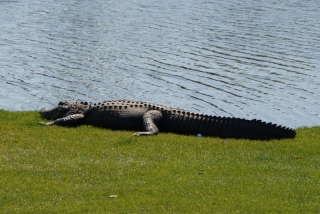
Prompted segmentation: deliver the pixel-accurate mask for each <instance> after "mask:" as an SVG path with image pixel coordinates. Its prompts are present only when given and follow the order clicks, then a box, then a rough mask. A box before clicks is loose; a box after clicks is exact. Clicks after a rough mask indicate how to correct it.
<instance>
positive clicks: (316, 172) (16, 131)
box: [0, 111, 320, 213]
mask: <svg viewBox="0 0 320 214" xmlns="http://www.w3.org/2000/svg"><path fill="white" fill-rule="evenodd" d="M39 121H41V119H40V117H39V115H38V113H36V112H7V111H0V213H237V212H238V213H319V210H320V181H319V180H320V179H319V178H320V164H319V163H320V127H315V128H304V129H298V130H297V137H296V138H295V139H293V140H292V139H290V140H280V141H278V140H274V141H268V142H259V141H249V140H230V139H219V138H197V137H193V136H182V135H176V134H159V135H158V136H151V137H132V136H131V134H132V133H131V132H124V131H111V130H105V129H98V128H93V127H90V126H81V127H77V128H65V127H56V126H53V127H44V126H41V125H39V124H37V122H39ZM111 195H116V196H117V197H115V198H110V196H111Z"/></svg>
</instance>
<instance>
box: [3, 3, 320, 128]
mask: <svg viewBox="0 0 320 214" xmlns="http://www.w3.org/2000/svg"><path fill="white" fill-rule="evenodd" d="M0 8H1V13H0V26H1V32H0V101H1V102H0V109H7V110H38V109H40V108H41V107H51V106H53V105H56V104H57V102H58V101H60V100H85V101H92V102H99V101H103V100H112V99H133V100H141V101H150V102H155V103H159V104H163V105H168V106H172V107H180V108H184V109H187V110H192V111H197V112H203V113H206V114H212V115H219V116H228V117H230V116H234V117H240V118H247V119H252V118H258V119H262V120H264V121H268V122H274V123H278V124H282V125H286V126H289V127H291V128H295V127H298V126H314V125H320V116H319V115H320V108H319V103H320V102H319V94H320V93H319V92H320V90H319V86H320V30H319V29H320V1H318V0H306V1H300V0H282V1H275V0H255V1H254V0H226V1H205V0H200V1H193V0H186V1H178V0H164V1H153V0H139V1H138V0H132V1H118V0H117V1H115V0H111V1H103V0H91V1H85V0H84V1H76V0H69V1H62V0H55V1H47V0H46V1H45V0H31V1H29V0H21V1H20V0H17V1H9V0H8V1H1V0H0Z"/></svg>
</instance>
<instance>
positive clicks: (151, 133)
mask: <svg viewBox="0 0 320 214" xmlns="http://www.w3.org/2000/svg"><path fill="white" fill-rule="evenodd" d="M156 134H158V133H157V132H156V133H153V132H136V133H134V134H132V136H147V135H156Z"/></svg>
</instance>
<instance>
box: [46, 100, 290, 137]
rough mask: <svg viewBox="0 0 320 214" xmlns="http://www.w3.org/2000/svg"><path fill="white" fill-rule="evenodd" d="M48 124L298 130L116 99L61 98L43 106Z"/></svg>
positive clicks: (227, 132)
mask: <svg viewBox="0 0 320 214" xmlns="http://www.w3.org/2000/svg"><path fill="white" fill-rule="evenodd" d="M40 114H41V116H42V117H43V118H46V119H53V120H54V121H53V122H50V123H42V124H44V125H81V124H87V125H92V126H97V127H103V128H110V129H124V130H136V131H141V132H137V133H135V134H134V135H153V134H157V133H158V132H159V131H162V132H174V133H180V134H187V135H197V134H201V135H203V136H216V137H222V138H247V139H259V140H269V139H280V138H294V137H295V135H296V133H295V131H294V130H292V129H289V128H286V127H282V126H277V125H274V124H271V123H265V122H262V121H260V120H246V119H239V118H225V117H216V116H210V115H204V114H199V113H194V112H190V111H186V110H182V109H176V108H170V107H166V106H162V105H158V104H152V103H147V102H138V101H127V100H115V101H106V102H102V103H98V104H92V103H86V102H60V103H59V105H58V106H57V107H55V108H53V109H49V110H48V109H45V108H43V109H41V110H40Z"/></svg>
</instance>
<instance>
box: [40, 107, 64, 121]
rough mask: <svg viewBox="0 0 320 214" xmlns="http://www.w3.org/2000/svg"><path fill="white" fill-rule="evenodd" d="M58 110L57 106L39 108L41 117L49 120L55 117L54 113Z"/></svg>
mask: <svg viewBox="0 0 320 214" xmlns="http://www.w3.org/2000/svg"><path fill="white" fill-rule="evenodd" d="M58 110H59V107H55V108H52V109H47V108H42V109H40V111H39V113H40V115H41V117H42V118H45V119H49V120H50V119H55V114H56V113H57V112H58Z"/></svg>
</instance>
